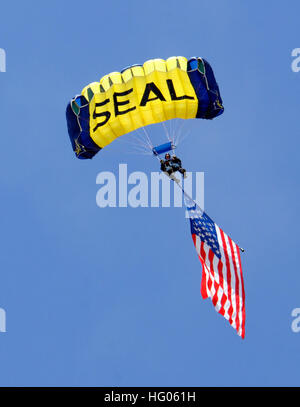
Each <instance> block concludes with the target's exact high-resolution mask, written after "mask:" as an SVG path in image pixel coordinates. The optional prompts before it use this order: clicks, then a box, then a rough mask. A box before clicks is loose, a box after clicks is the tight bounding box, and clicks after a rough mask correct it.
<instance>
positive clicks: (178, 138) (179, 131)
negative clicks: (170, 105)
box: [174, 121, 184, 146]
mask: <svg viewBox="0 0 300 407" xmlns="http://www.w3.org/2000/svg"><path fill="white" fill-rule="evenodd" d="M183 125H184V121H182V122H181V123H180V125H179V126H178V128H177V129H176V131H175V132H174V137H176V138H175V145H176V146H177V145H178V144H179V141H180V142H181V140H180V139H181V135H182V129H183Z"/></svg>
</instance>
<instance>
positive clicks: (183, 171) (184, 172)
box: [178, 168, 187, 179]
mask: <svg viewBox="0 0 300 407" xmlns="http://www.w3.org/2000/svg"><path fill="white" fill-rule="evenodd" d="M178 171H179V172H180V174H182V175H183V178H184V179H185V178H186V177H187V175H186V170H185V169H184V168H180V169H179V170H178Z"/></svg>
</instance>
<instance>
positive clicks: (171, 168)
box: [160, 153, 186, 183]
mask: <svg viewBox="0 0 300 407" xmlns="http://www.w3.org/2000/svg"><path fill="white" fill-rule="evenodd" d="M160 169H161V170H162V171H163V172H164V173H165V174H166V175H167V176H168V177H170V178H171V179H172V180H173V181H175V182H177V183H178V182H179V179H178V178H176V177H175V175H174V172H176V171H179V172H180V174H182V175H183V178H186V170H185V169H184V168H182V165H181V160H180V158H178V157H176V155H173V156H172V157H171V156H170V154H169V153H167V154H166V155H165V159H164V160H160Z"/></svg>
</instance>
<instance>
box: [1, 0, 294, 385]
mask: <svg viewBox="0 0 300 407" xmlns="http://www.w3.org/2000/svg"><path fill="white" fill-rule="evenodd" d="M299 13H300V5H299V3H298V2H297V1H289V2H288V6H285V5H284V4H283V3H282V2H261V1H257V0H255V1H252V2H246V1H238V0H232V1H230V2H224V1H220V0H219V1H217V0H216V1H214V2H211V1H202V0H190V1H189V2H188V3H186V2H177V4H176V2H174V1H169V0H167V1H164V2H161V1H156V0H154V1H151V2H140V1H127V2H121V1H110V2H107V3H106V2H100V1H88V0H86V1H85V2H79V1H65V2H61V1H56V0H53V1H51V2H49V3H47V5H45V4H43V2H40V3H38V2H35V1H26V2H16V1H10V2H6V3H5V4H3V5H2V8H1V16H0V48H3V49H5V51H6V54H7V68H6V69H7V72H5V73H0V89H1V95H2V97H1V99H0V112H1V113H0V116H1V120H0V126H1V147H2V153H1V164H0V165H1V171H0V180H1V208H2V216H1V234H0V244H1V273H0V307H2V308H4V309H5V310H6V314H7V332H6V333H0V365H1V369H0V385H1V386H164V385H165V386H299V384H300V379H299V378H300V375H299V365H300V352H299V350H300V334H295V333H294V332H292V330H291V323H292V319H293V318H292V317H291V312H292V310H293V309H294V308H297V307H300V298H299V294H300V275H299V270H298V250H299V248H298V241H297V240H298V233H297V230H298V227H299V210H298V208H299V205H298V200H299V197H300V192H299V179H298V173H299V165H300V164H299V144H300V143H299V124H298V114H299V113H298V109H299V91H300V73H294V72H293V71H292V70H291V62H292V58H291V52H292V50H293V49H294V48H296V47H300V43H299V41H300V40H299V19H298V16H299ZM297 41H298V42H297ZM172 55H184V56H186V57H190V56H194V55H198V56H203V57H205V58H206V59H207V60H208V61H209V62H210V63H211V64H212V66H213V68H214V71H215V74H216V78H217V81H218V83H219V86H220V89H221V94H222V97H223V101H224V106H225V112H224V114H223V115H222V116H220V117H219V118H217V119H215V120H214V121H211V122H205V121H204V120H202V121H199V120H198V121H197V120H194V121H192V120H191V121H188V122H187V123H186V124H185V127H184V129H185V130H186V131H190V135H189V137H187V138H186V139H185V141H184V143H182V145H180V146H179V149H178V155H180V156H181V158H182V159H183V162H184V165H185V167H186V168H187V169H188V170H190V171H204V172H205V208H206V211H207V213H208V214H209V215H210V216H211V217H212V218H213V219H214V220H215V221H216V222H217V223H218V224H219V225H220V226H221V227H222V228H223V229H224V231H225V232H226V233H228V234H229V235H230V236H231V237H232V238H233V239H234V240H236V241H237V242H238V243H240V244H241V245H242V246H243V247H245V249H246V253H245V254H243V255H242V264H243V271H244V280H245V289H246V316H247V320H246V338H245V340H244V341H242V340H241V339H240V337H238V336H237V335H236V333H235V331H234V330H233V329H232V328H231V327H230V325H229V324H228V322H227V321H225V320H224V318H222V317H221V316H220V315H218V314H217V313H216V312H215V311H214V309H213V306H212V304H211V302H210V300H205V301H203V300H202V298H201V296H200V289H199V288H200V278H201V268H200V263H199V260H198V258H197V256H196V253H195V250H194V247H193V243H192V240H191V237H190V232H189V224H188V222H187V220H186V219H185V218H184V210H183V209H180V208H169V209H168V208H137V209H133V208H107V209H100V208H99V207H97V205H96V199H95V198H96V193H97V190H98V188H99V186H97V185H96V175H97V174H98V173H99V172H100V171H113V172H117V169H118V165H119V163H127V164H128V171H129V172H132V171H145V172H148V173H150V172H151V171H157V162H156V161H155V160H153V159H151V158H150V157H147V156H143V155H141V156H138V155H132V154H127V153H126V151H124V150H126V148H125V144H124V143H122V142H120V143H119V142H118V141H117V142H115V143H113V144H111V145H110V146H109V147H107V148H106V149H105V150H103V151H102V152H100V153H99V154H98V155H97V156H96V157H95V159H93V160H92V161H79V160H76V158H75V157H74V155H73V152H72V150H71V146H70V142H69V139H68V135H67V129H66V121H65V107H66V104H67V102H68V101H69V99H70V98H71V97H72V96H74V95H75V94H77V93H79V92H80V91H81V89H82V88H83V87H84V86H85V85H86V84H88V83H90V82H93V81H97V80H99V78H100V77H101V76H103V75H104V74H106V73H109V72H111V71H116V70H121V69H122V68H124V67H126V66H128V65H131V64H134V63H143V62H144V61H145V60H147V59H150V58H153V57H161V58H167V57H169V56H172ZM160 131H161V128H154V129H153V134H154V137H158V136H159V135H160V133H159V132H160ZM162 141H164V139H163V140H162ZM225 370H226V374H225V375H223V374H222V373H223V372H224V371H225Z"/></svg>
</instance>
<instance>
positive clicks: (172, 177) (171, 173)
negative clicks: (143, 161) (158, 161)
mask: <svg viewBox="0 0 300 407" xmlns="http://www.w3.org/2000/svg"><path fill="white" fill-rule="evenodd" d="M164 174H165V175H166V176H167V177H169V178H170V179H171V180H172V181H175V182H177V184H178V183H179V179H178V178H176V177H175V175H174V173H173V171H171V172H169V171H164Z"/></svg>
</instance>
